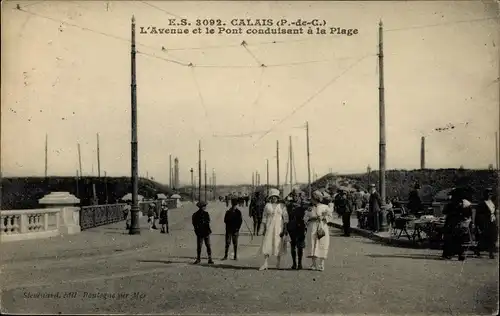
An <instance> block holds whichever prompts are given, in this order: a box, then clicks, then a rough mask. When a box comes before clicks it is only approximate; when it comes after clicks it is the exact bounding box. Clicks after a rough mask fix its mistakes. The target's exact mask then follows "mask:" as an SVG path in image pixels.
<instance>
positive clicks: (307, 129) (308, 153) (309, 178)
mask: <svg viewBox="0 0 500 316" xmlns="http://www.w3.org/2000/svg"><path fill="white" fill-rule="evenodd" d="M306 136H307V181H308V184H309V186H308V187H309V191H308V193H309V199H310V198H311V197H312V188H311V161H310V158H309V156H310V152H309V122H306Z"/></svg>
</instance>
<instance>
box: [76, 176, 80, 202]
mask: <svg viewBox="0 0 500 316" xmlns="http://www.w3.org/2000/svg"><path fill="white" fill-rule="evenodd" d="M78 178H79V176H78V170H76V197H79V196H80V186H79V183H78Z"/></svg>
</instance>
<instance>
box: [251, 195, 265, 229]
mask: <svg viewBox="0 0 500 316" xmlns="http://www.w3.org/2000/svg"><path fill="white" fill-rule="evenodd" d="M265 205H266V200H265V197H264V196H263V194H262V192H260V191H257V192H255V195H254V196H253V197H252V199H251V201H250V207H249V215H250V217H251V218H252V221H253V235H254V236H259V232H260V226H261V225H262V217H263V214H264V207H265Z"/></svg>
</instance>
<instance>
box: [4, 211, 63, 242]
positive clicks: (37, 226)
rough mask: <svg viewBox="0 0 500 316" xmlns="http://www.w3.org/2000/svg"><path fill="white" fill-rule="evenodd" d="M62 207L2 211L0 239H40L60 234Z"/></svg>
mask: <svg viewBox="0 0 500 316" xmlns="http://www.w3.org/2000/svg"><path fill="white" fill-rule="evenodd" d="M60 211H61V210H60V209H56V208H53V209H31V210H14V211H1V212H0V241H2V242H4V241H17V240H26V239H39V238H48V237H53V236H57V235H59V234H60V220H59V213H60Z"/></svg>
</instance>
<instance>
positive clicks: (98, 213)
mask: <svg viewBox="0 0 500 316" xmlns="http://www.w3.org/2000/svg"><path fill="white" fill-rule="evenodd" d="M125 205H126V204H107V205H94V206H84V207H82V208H81V209H80V228H81V229H82V230H85V229H89V228H93V227H99V226H102V225H107V224H112V223H116V222H120V221H123V220H125V218H124V213H123V209H124V207H125Z"/></svg>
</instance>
